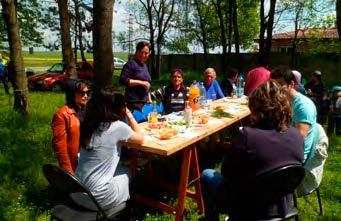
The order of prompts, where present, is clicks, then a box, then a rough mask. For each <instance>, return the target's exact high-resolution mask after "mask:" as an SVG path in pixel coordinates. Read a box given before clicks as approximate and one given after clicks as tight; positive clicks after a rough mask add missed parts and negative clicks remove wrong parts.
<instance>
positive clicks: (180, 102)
mask: <svg viewBox="0 0 341 221" xmlns="http://www.w3.org/2000/svg"><path fill="white" fill-rule="evenodd" d="M187 99H188V96H187V88H186V87H185V86H184V85H182V86H181V88H180V89H179V90H175V89H174V88H173V86H171V85H168V86H167V87H166V88H165V93H164V95H163V98H162V104H163V108H164V112H165V114H169V113H172V112H176V111H183V110H184V109H185V105H186V100H187Z"/></svg>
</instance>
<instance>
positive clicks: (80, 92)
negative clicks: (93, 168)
mask: <svg viewBox="0 0 341 221" xmlns="http://www.w3.org/2000/svg"><path fill="white" fill-rule="evenodd" d="M65 95H66V104H65V105H64V106H63V107H61V108H60V109H59V110H58V111H57V112H56V113H55V115H54V116H53V119H52V124H51V127H52V132H53V139H52V148H53V150H54V152H55V153H56V155H57V158H58V162H59V166H60V167H61V168H62V169H63V170H65V171H67V172H69V173H71V174H73V173H74V172H75V170H76V167H77V162H78V150H79V136H80V121H81V120H82V118H83V110H84V107H85V105H86V104H87V102H88V98H89V95H90V90H89V86H88V84H86V83H85V82H83V81H81V80H69V81H67V82H66V84H65Z"/></svg>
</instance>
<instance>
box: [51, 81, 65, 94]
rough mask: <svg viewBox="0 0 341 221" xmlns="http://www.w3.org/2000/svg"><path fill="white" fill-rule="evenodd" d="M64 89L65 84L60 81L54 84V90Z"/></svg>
mask: <svg viewBox="0 0 341 221" xmlns="http://www.w3.org/2000/svg"><path fill="white" fill-rule="evenodd" d="M62 89H63V86H62V84H61V83H60V82H57V83H55V84H53V85H52V91H54V92H58V91H62Z"/></svg>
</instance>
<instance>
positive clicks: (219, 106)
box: [208, 103, 228, 111]
mask: <svg viewBox="0 0 341 221" xmlns="http://www.w3.org/2000/svg"><path fill="white" fill-rule="evenodd" d="M227 108H228V106H227V104H226V103H217V104H211V105H210V106H209V107H208V109H209V110H215V111H221V110H225V109H227Z"/></svg>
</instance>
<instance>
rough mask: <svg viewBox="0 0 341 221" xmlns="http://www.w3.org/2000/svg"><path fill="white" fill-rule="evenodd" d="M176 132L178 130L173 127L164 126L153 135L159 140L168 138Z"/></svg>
mask: <svg viewBox="0 0 341 221" xmlns="http://www.w3.org/2000/svg"><path fill="white" fill-rule="evenodd" d="M177 134H178V130H177V129H175V128H164V129H161V130H160V131H159V132H158V133H157V134H156V135H155V137H156V138H158V139H160V140H169V139H171V138H173V137H174V136H176V135H177Z"/></svg>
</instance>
